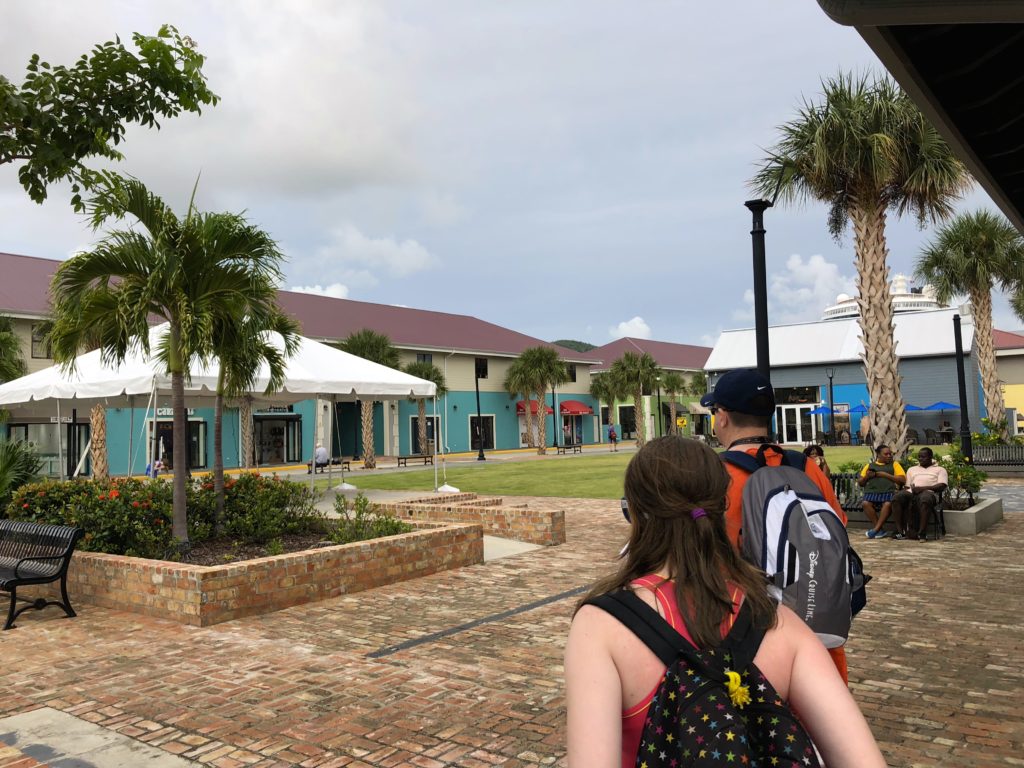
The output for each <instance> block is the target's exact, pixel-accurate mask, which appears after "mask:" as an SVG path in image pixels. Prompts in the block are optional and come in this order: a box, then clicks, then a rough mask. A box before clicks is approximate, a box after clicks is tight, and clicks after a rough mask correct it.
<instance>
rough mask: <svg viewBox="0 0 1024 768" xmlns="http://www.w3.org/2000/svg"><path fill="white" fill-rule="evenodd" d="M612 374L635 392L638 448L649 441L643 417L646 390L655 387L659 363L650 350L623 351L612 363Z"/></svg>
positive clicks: (634, 413)
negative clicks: (640, 352) (641, 352)
mask: <svg viewBox="0 0 1024 768" xmlns="http://www.w3.org/2000/svg"><path fill="white" fill-rule="evenodd" d="M611 372H612V375H613V376H615V377H616V378H618V380H619V381H620V382H622V384H623V385H624V386H626V387H628V388H629V390H630V391H632V393H633V415H634V419H635V421H636V445H637V448H640V447H641V446H643V444H644V443H646V442H647V423H646V421H647V420H646V419H645V418H644V417H643V414H644V412H643V398H644V390H647V391H650V390H651V389H652V388H653V387H654V382H655V379H656V378H657V377H658V375H659V374H660V373H661V369H660V368H659V367H658V363H657V362H656V361H655V359H654V358H653V357H651V354H650V353H649V352H644V353H643V354H640V355H638V354H637V353H636V352H623V353H622V357H620V358H619V359H618V360H616V361H615V362H614V363H612V371H611Z"/></svg>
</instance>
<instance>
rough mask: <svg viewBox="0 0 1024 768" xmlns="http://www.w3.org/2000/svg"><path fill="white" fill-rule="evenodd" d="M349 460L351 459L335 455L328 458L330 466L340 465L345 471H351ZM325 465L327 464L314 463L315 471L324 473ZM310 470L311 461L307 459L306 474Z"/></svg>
mask: <svg viewBox="0 0 1024 768" xmlns="http://www.w3.org/2000/svg"><path fill="white" fill-rule="evenodd" d="M350 461H351V459H344V458H341V457H338V456H335V457H334V458H333V459H331V460H330V465H331V466H332V467H338V466H340V467H341V468H342V470H344V471H345V472H349V471H351V464H350ZM326 467H327V464H317V465H316V471H317V472H319V473H320V474H321V475H322V474H323V473H324V469H325V468H326ZM312 471H313V470H312V462H309V461H307V462H306V474H307V475H308V474H309V473H310V472H312Z"/></svg>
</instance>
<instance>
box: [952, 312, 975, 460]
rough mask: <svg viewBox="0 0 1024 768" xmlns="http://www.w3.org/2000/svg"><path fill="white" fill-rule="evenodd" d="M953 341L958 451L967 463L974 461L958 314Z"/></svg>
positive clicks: (954, 323) (962, 343)
mask: <svg viewBox="0 0 1024 768" xmlns="http://www.w3.org/2000/svg"><path fill="white" fill-rule="evenodd" d="M953 342H954V344H955V345H956V383H957V389H958V390H959V394H960V451H961V453H963V455H964V458H965V459H967V461H968V463H971V464H973V463H974V446H973V445H972V444H971V419H970V415H969V414H968V413H967V379H966V377H965V375H964V342H963V337H962V335H961V333H960V315H953Z"/></svg>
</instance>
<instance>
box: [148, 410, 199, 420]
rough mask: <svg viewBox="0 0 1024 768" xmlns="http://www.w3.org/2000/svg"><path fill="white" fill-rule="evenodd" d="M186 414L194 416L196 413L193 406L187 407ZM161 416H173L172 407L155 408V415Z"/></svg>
mask: <svg viewBox="0 0 1024 768" xmlns="http://www.w3.org/2000/svg"><path fill="white" fill-rule="evenodd" d="M188 415H189V416H195V415H196V411H195V409H194V408H189V409H188ZM163 416H165V417H167V418H171V417H173V416H174V409H173V408H157V409H156V417H157V418H158V419H159V418H160V417H163Z"/></svg>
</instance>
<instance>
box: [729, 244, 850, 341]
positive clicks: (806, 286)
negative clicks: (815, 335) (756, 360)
mask: <svg viewBox="0 0 1024 768" xmlns="http://www.w3.org/2000/svg"><path fill="white" fill-rule="evenodd" d="M856 291H857V288H856V283H855V281H854V278H853V276H852V275H850V276H846V275H843V274H841V273H840V271H839V266H838V265H837V264H833V263H832V262H830V261H826V260H825V257H824V256H821V255H820V254H815V255H813V256H811V257H809V258H808V259H806V260H805V259H804V258H803V257H802V256H800V254H798V253H794V254H793V255H792V256H790V257H789V258H788V259H787V260H786V266H785V269H783V270H781V271H778V272H775V273H772V274H769V276H768V322H769V324H770V325H778V324H780V323H799V322H806V321H812V320H819V319H821V313H822V312H823V311H824V310H825V307H828V306H831V305H832V304H834V303H835V301H836V296H838V295H839V294H840V293H846V294H850V295H854V294H855V293H856ZM732 316H733V319H734V320H740V321H746V322H752V321H753V319H754V291H753V290H752V289H747V290H746V291H744V293H743V308H742V309H737V310H735V311H734V312H733V315H732Z"/></svg>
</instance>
